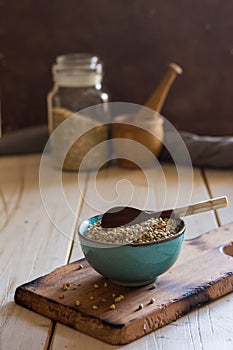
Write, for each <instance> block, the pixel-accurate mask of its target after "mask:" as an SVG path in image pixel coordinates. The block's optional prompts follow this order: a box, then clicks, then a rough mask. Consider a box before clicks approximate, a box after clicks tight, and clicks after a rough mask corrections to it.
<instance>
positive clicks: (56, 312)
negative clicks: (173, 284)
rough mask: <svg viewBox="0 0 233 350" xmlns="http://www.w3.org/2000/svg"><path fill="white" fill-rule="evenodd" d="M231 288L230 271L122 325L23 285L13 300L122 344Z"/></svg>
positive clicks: (78, 328)
mask: <svg viewBox="0 0 233 350" xmlns="http://www.w3.org/2000/svg"><path fill="white" fill-rule="evenodd" d="M232 291H233V272H229V273H226V274H225V275H223V276H222V277H220V278H218V279H217V280H215V281H211V282H209V283H206V284H205V285H203V286H200V287H198V290H196V289H195V290H194V289H192V290H190V291H189V292H188V293H186V294H185V295H182V296H180V297H179V299H176V300H173V301H171V302H170V303H169V304H162V305H161V308H160V309H159V310H155V311H151V312H150V313H149V314H148V315H146V316H144V317H142V318H138V317H139V315H138V314H137V318H136V314H135V319H134V320H132V321H130V322H129V323H127V324H125V325H124V324H122V325H120V324H119V325H114V324H111V323H107V322H103V321H102V320H101V319H99V318H97V317H96V318H95V317H92V316H90V315H87V314H84V313H81V312H80V311H78V310H75V309H73V308H72V307H69V306H66V305H61V304H59V303H58V302H56V301H54V300H50V299H46V303H45V299H44V298H43V297H42V296H40V295H37V294H35V293H33V292H32V291H29V290H27V287H26V286H20V287H18V288H17V290H16V292H15V302H16V303H17V304H18V305H20V306H23V307H25V308H27V309H30V310H32V311H35V312H37V313H39V314H41V315H43V316H45V317H48V318H50V319H52V320H54V321H57V322H60V323H62V324H64V325H66V326H69V327H72V328H75V329H76V330H78V331H80V332H82V333H84V334H87V335H90V336H92V337H95V338H97V339H99V340H102V341H104V342H106V343H108V344H111V345H125V344H128V343H130V342H132V341H135V340H137V339H139V338H141V337H142V336H144V335H147V334H149V333H151V332H153V331H155V330H157V329H159V328H161V327H163V326H165V325H167V324H169V323H171V322H173V321H175V320H177V319H178V318H180V317H182V316H183V315H185V314H187V313H189V312H190V311H192V310H194V309H196V308H197V307H200V306H203V305H205V304H207V303H210V302H211V301H213V300H216V299H218V298H219V297H221V296H223V295H226V294H228V293H230V292H232ZM43 304H44V306H45V307H44V310H43V312H41V305H43ZM38 305H40V307H38ZM135 312H136V311H135ZM137 312H140V311H137ZM87 321H88V322H87Z"/></svg>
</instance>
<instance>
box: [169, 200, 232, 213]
mask: <svg viewBox="0 0 233 350" xmlns="http://www.w3.org/2000/svg"><path fill="white" fill-rule="evenodd" d="M227 206H228V199H227V197H226V196H223V197H218V198H214V199H209V200H207V201H203V202H199V203H197V204H193V205H190V206H188V207H182V208H177V209H174V211H173V213H172V216H173V217H180V216H188V215H192V214H198V213H204V212H205V211H209V210H213V209H219V208H223V207H227Z"/></svg>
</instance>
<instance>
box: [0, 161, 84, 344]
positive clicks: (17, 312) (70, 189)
mask: <svg viewBox="0 0 233 350" xmlns="http://www.w3.org/2000/svg"><path fill="white" fill-rule="evenodd" d="M39 162H40V156H39V155H38V156H22V157H9V158H1V160H0V193H1V195H0V203H2V206H1V210H2V211H1V229H0V275H1V279H0V305H1V312H0V324H1V331H0V332H1V334H0V339H1V343H0V347H1V349H25V350H26V349H31V344H34V348H35V349H40V348H42V347H43V348H44V347H46V346H47V345H46V344H47V342H48V337H49V335H50V333H51V321H50V320H48V319H45V318H44V317H41V316H39V315H36V316H35V315H34V314H32V313H29V312H25V310H23V309H22V308H19V307H18V306H17V305H15V303H13V302H12V301H13V296H14V291H15V289H16V287H17V286H18V285H20V284H22V283H23V282H25V281H27V280H30V279H32V278H35V277H37V276H40V275H41V274H44V273H47V272H48V271H51V269H53V268H55V267H56V266H58V265H61V264H64V263H66V261H67V257H68V255H69V251H70V247H71V242H72V237H73V227H74V222H73V221H72V219H71V217H72V216H71V215H69V210H68V209H67V210H65V209H64V207H62V206H61V205H60V203H59V198H58V197H57V195H56V193H57V192H56V188H55V185H54V186H52V185H51V183H50V184H49V183H48V184H47V188H46V190H47V191H48V195H49V197H50V203H52V204H53V213H52V220H53V221H54V222H56V220H57V223H58V224H60V227H61V229H62V230H66V235H63V234H62V233H61V232H60V231H59V230H58V229H56V228H55V226H54V223H53V222H51V221H50V218H49V217H48V215H47V214H46V211H45V208H44V207H43V205H42V201H41V197H40V189H39V178H38V170H39ZM76 185H77V179H76V176H75V175H74V174H73V175H71V174H64V178H63V188H64V191H65V193H66V196H67V198H68V200H69V202H70V203H72V204H73V205H74V206H75V205H76V209H77V207H78V205H80V196H79V195H77V191H74V188H75V186H76ZM75 203H76V204H75ZM9 341H10V345H9Z"/></svg>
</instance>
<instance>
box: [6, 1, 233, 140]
mask: <svg viewBox="0 0 233 350" xmlns="http://www.w3.org/2000/svg"><path fill="white" fill-rule="evenodd" d="M0 26H1V27H0V74H1V75H0V84H1V102H2V119H3V128H4V131H5V132H7V131H10V130H14V129H18V128H22V127H25V126H30V125H37V124H43V123H46V121H47V119H46V118H47V116H46V95H47V92H48V91H49V90H50V89H51V87H52V78H51V73H50V67H51V65H52V62H53V61H54V59H55V57H56V55H58V54H61V53H69V52H92V53H96V54H98V55H100V56H101V57H102V59H103V61H104V62H105V72H106V74H105V85H106V86H107V88H108V89H109V91H110V92H111V97H112V101H127V102H135V103H139V104H143V102H144V101H145V100H146V98H147V97H148V95H149V94H150V92H151V91H152V90H153V89H154V87H155V86H156V85H157V83H158V82H159V80H160V79H161V77H162V75H163V73H164V71H165V69H166V65H167V63H168V62H170V61H175V62H177V63H179V64H180V65H182V66H183V69H184V74H183V75H182V76H181V77H179V78H178V79H177V81H176V82H175V85H174V86H173V88H172V90H171V92H170V94H169V96H168V99H167V101H166V104H165V106H164V109H163V111H162V114H163V115H164V116H165V117H166V118H168V119H169V120H170V121H171V122H173V123H174V124H175V125H176V127H178V128H179V129H182V130H187V131H193V132H196V133H199V134H202V135H203V134H209V135H232V134H233V123H232V112H233V94H232V90H233V89H232V85H233V2H232V0H224V1H222V0H205V1H204V0H197V1H194V0H180V1H178V0H166V1H164V0H131V1H130V0H124V1H123V0H98V1H97V0H66V1H62V0H56V1H55V0H52V1H45V0H42V1H41V0H40V1H32V0H21V1H12V0H10V1H6V0H5V1H4V0H0Z"/></svg>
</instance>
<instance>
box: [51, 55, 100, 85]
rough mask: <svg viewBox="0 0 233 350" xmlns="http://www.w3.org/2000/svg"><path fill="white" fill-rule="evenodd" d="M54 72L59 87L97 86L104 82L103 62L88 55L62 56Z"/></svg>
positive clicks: (53, 69)
mask: <svg viewBox="0 0 233 350" xmlns="http://www.w3.org/2000/svg"><path fill="white" fill-rule="evenodd" d="M52 72H53V78H54V81H55V82H56V83H57V84H58V85H59V86H64V87H87V86H97V85H100V83H101V80H102V62H101V61H100V60H99V58H98V57H97V56H93V55H90V54H86V53H73V54H67V55H61V56H58V57H57V58H56V64H54V65H53V67H52Z"/></svg>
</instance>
